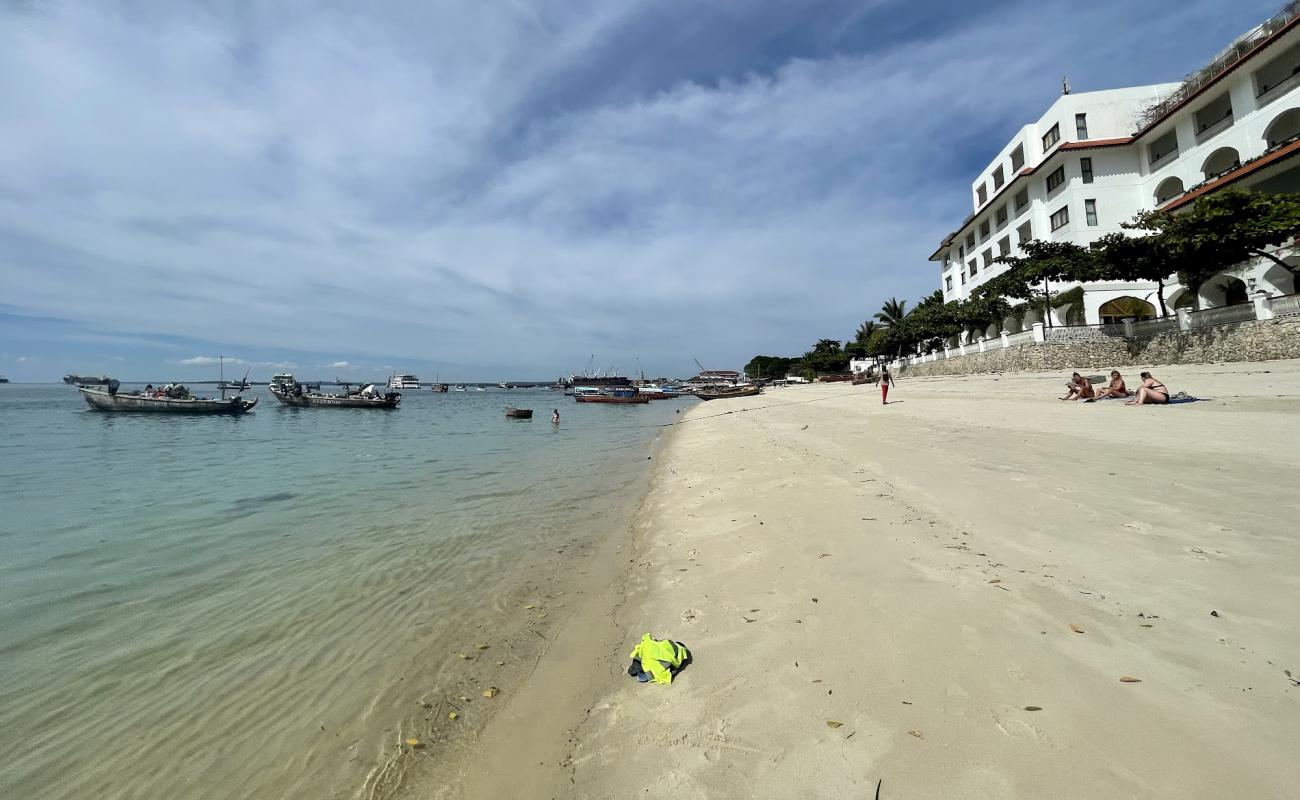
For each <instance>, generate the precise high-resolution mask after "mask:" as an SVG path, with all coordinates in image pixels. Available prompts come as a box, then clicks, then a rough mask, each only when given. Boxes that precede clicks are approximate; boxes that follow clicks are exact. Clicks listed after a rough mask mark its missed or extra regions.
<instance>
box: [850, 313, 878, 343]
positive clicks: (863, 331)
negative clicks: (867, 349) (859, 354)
mask: <svg viewBox="0 0 1300 800" xmlns="http://www.w3.org/2000/svg"><path fill="white" fill-rule="evenodd" d="M876 330H877V328H876V321H875V320H873V319H869V320H867V321H866V322H864V323H862V324H861V325H859V326H858V329H857V331H856V332H855V333H854V334H853V341H855V342H860V343H862V344H866V343H867V342H869V341H871V337H872V336H874V335H875V333H876Z"/></svg>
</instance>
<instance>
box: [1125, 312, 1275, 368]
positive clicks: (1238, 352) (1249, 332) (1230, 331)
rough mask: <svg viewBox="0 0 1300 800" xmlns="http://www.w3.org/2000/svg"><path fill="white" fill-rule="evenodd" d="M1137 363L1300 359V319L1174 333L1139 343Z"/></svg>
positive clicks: (1265, 321) (1267, 320)
mask: <svg viewBox="0 0 1300 800" xmlns="http://www.w3.org/2000/svg"><path fill="white" fill-rule="evenodd" d="M1138 344H1139V349H1138V351H1137V356H1136V358H1135V359H1134V363H1141V364H1206V363H1211V362H1215V361H1270V360H1272V359H1276V358H1300V317H1284V318H1282V319H1266V320H1259V321H1258V322H1243V323H1241V324H1239V325H1225V326H1223V327H1220V328H1201V329H1200V330H1194V331H1172V332H1170V333H1166V334H1162V335H1160V336H1156V337H1154V338H1153V339H1150V340H1149V341H1147V342H1139V343H1138Z"/></svg>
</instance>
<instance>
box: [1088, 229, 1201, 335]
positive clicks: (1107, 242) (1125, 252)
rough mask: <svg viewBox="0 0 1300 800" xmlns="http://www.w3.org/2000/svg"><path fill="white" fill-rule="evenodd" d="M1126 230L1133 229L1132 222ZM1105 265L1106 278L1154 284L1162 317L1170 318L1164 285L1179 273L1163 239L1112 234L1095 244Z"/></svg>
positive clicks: (1176, 258)
mask: <svg viewBox="0 0 1300 800" xmlns="http://www.w3.org/2000/svg"><path fill="white" fill-rule="evenodd" d="M1123 227H1125V228H1130V229H1132V228H1134V227H1136V225H1135V224H1134V223H1131V222H1126V223H1124V225H1123ZM1093 250H1094V251H1096V252H1097V253H1098V254H1099V256H1100V258H1101V262H1102V271H1103V275H1104V277H1105V278H1107V279H1110V280H1118V281H1155V284H1156V299H1158V300H1159V301H1160V316H1162V317H1167V316H1169V308H1168V306H1167V305H1166V304H1165V281H1166V280H1168V279H1169V276H1170V275H1173V274H1174V273H1175V272H1179V271H1180V267H1179V265H1178V254H1177V253H1176V252H1173V251H1171V250H1170V248H1169V246H1168V242H1167V240H1166V239H1165V238H1164V237H1163V236H1158V235H1148V236H1126V235H1124V234H1122V233H1109V234H1106V235H1105V236H1103V237H1101V238H1100V239H1098V240H1097V241H1096V242H1095V243H1094V244H1093Z"/></svg>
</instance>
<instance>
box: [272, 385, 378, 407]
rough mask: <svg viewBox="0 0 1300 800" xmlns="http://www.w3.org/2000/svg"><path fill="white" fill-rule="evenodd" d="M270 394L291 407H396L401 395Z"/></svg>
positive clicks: (273, 391) (275, 392)
mask: <svg viewBox="0 0 1300 800" xmlns="http://www.w3.org/2000/svg"><path fill="white" fill-rule="evenodd" d="M271 394H272V395H274V396H275V399H276V400H279V401H280V402H281V403H283V404H284V405H286V406H290V407H292V408H397V404H398V403H400V402H401V401H402V397H401V395H398V396H397V397H394V398H392V399H391V400H390V399H388V398H387V397H360V396H356V395H353V396H347V395H337V394H301V395H295V394H292V393H289V392H278V391H276V390H274V389H272V390H271Z"/></svg>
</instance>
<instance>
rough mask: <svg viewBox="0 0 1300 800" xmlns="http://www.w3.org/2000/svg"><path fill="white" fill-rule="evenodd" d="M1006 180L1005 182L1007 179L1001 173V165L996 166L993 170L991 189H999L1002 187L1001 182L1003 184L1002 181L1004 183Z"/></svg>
mask: <svg viewBox="0 0 1300 800" xmlns="http://www.w3.org/2000/svg"><path fill="white" fill-rule="evenodd" d="M1006 182H1007V181H1006V177H1005V176H1004V175H1003V173H1002V167H998V168H997V169H995V170H993V189H994V191H997V190H998V189H1001V188H1002V184H1004V183H1006Z"/></svg>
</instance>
